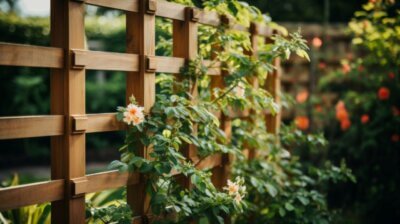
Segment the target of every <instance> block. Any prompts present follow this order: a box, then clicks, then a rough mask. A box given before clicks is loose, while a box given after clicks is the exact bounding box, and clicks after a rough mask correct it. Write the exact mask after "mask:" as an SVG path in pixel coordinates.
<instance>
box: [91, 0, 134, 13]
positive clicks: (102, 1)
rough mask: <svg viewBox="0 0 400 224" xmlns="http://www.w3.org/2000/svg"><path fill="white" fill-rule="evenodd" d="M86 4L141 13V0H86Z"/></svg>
mask: <svg viewBox="0 0 400 224" xmlns="http://www.w3.org/2000/svg"><path fill="white" fill-rule="evenodd" d="M85 3H86V4H89V5H95V6H101V7H107V8H111V9H119V10H123V11H129V12H137V11H139V0H111V1H110V0H85Z"/></svg>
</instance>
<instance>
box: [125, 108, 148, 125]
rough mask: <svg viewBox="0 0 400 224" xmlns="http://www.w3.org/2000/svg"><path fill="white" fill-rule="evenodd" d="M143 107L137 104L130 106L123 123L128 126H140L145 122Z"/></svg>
mask: <svg viewBox="0 0 400 224" xmlns="http://www.w3.org/2000/svg"><path fill="white" fill-rule="evenodd" d="M143 110H144V108H143V107H139V106H137V105H135V104H132V103H131V104H129V105H128V106H127V107H126V111H125V112H124V119H123V121H124V122H125V123H127V124H128V125H130V124H133V125H138V124H140V123H142V122H143V121H144V114H143Z"/></svg>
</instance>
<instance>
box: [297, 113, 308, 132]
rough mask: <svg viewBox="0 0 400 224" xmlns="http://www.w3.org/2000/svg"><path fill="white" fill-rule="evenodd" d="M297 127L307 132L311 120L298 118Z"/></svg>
mask: <svg viewBox="0 0 400 224" xmlns="http://www.w3.org/2000/svg"><path fill="white" fill-rule="evenodd" d="M295 124H296V127H297V128H298V129H300V130H303V131H304V130H307V129H308V128H309V126H310V120H309V119H308V117H306V116H298V117H296V119H295Z"/></svg>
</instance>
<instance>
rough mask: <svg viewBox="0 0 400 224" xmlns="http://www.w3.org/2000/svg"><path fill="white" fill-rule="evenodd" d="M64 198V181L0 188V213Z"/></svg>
mask: <svg viewBox="0 0 400 224" xmlns="http://www.w3.org/2000/svg"><path fill="white" fill-rule="evenodd" d="M63 198H64V180H52V181H46V182H39V183H33V184H25V185H18V186H13V187H8V188H0V211H5V210H10V209H15V208H18V207H22V206H27V205H33V204H40V203H44V202H52V201H58V200H61V199H63Z"/></svg>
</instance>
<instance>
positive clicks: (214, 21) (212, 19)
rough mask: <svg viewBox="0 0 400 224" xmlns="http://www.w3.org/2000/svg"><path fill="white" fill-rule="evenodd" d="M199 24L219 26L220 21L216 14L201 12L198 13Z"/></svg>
mask: <svg viewBox="0 0 400 224" xmlns="http://www.w3.org/2000/svg"><path fill="white" fill-rule="evenodd" d="M199 23H201V24H204V25H210V26H219V24H220V23H221V19H220V17H219V15H218V13H216V12H207V11H202V12H201V13H200V17H199Z"/></svg>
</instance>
